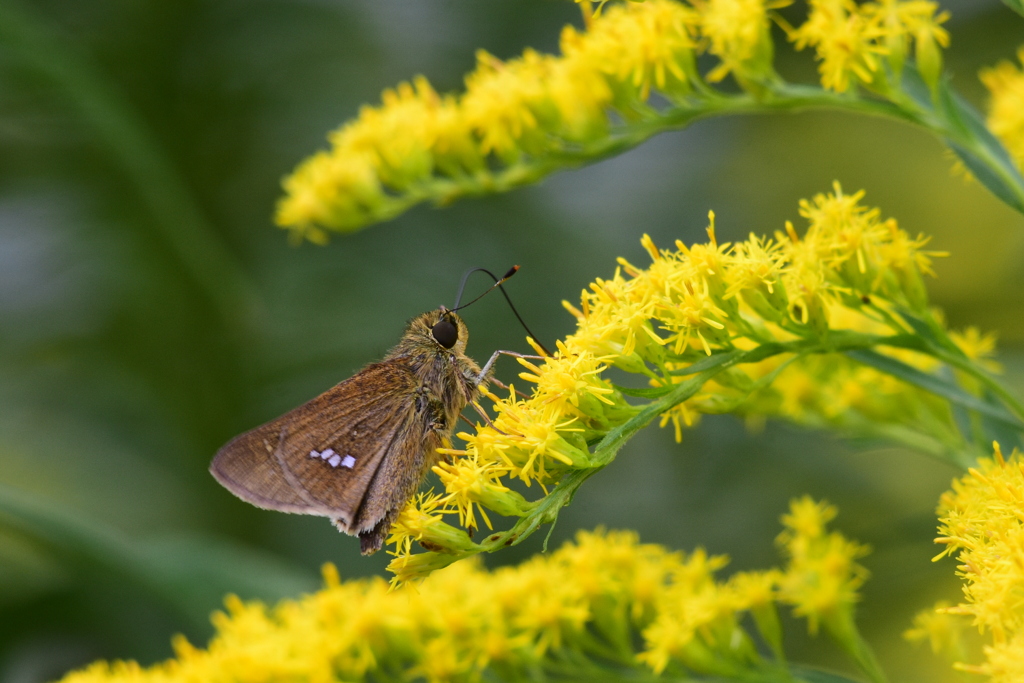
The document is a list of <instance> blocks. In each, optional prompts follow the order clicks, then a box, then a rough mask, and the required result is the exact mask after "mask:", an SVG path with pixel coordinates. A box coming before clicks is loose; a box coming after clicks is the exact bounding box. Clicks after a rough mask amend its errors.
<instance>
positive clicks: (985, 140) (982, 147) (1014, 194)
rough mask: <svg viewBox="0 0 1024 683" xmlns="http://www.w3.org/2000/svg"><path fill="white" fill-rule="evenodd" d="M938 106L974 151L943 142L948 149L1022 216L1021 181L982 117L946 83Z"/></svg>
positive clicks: (950, 141) (1023, 181) (1023, 188)
mask: <svg viewBox="0 0 1024 683" xmlns="http://www.w3.org/2000/svg"><path fill="white" fill-rule="evenodd" d="M939 103H940V106H941V107H942V114H943V115H944V116H945V118H946V120H947V121H948V122H949V123H951V124H953V125H955V126H956V127H957V128H959V129H961V130H962V131H964V132H965V133H966V135H967V138H968V139H969V140H970V142H972V143H974V148H973V149H972V148H968V147H967V146H966V145H965V144H963V143H961V142H960V141H957V140H954V139H952V138H950V137H947V138H946V144H948V145H949V147H950V149H952V150H953V151H954V152H955V153H956V155H957V156H958V157H960V160H961V161H963V162H964V165H965V166H966V167H967V168H968V170H970V172H971V173H972V174H973V175H974V177H975V178H977V179H978V182H980V183H981V184H982V185H984V186H985V187H987V188H988V189H989V191H990V192H992V194H994V195H995V196H996V197H998V198H999V199H1001V200H1002V201H1004V202H1005V203H1006V204H1008V205H1009V206H1012V207H1013V208H1014V209H1016V210H1017V211H1020V212H1021V213H1024V198H1022V195H1024V177H1021V174H1020V172H1019V171H1018V170H1017V167H1016V165H1015V164H1014V162H1013V160H1012V159H1011V158H1010V154H1009V153H1008V152H1007V151H1006V148H1005V147H1003V144H1002V143H1001V142H1000V141H999V139H998V138H996V136H994V135H993V134H992V131H990V130H989V129H988V127H987V126H986V125H985V122H984V120H983V119H982V117H981V115H980V114H979V113H978V112H977V111H976V110H975V109H974V107H972V106H971V105H970V104H968V103H967V102H966V101H965V100H964V99H963V98H961V97H960V96H959V95H958V94H957V93H956V92H955V91H954V90H953V89H952V88H951V87H949V84H948V82H947V81H945V80H943V81H942V82H941V83H940V84H939Z"/></svg>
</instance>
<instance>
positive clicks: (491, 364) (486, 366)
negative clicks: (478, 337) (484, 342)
mask: <svg viewBox="0 0 1024 683" xmlns="http://www.w3.org/2000/svg"><path fill="white" fill-rule="evenodd" d="M498 356H512V357H513V358H529V359H531V360H544V358H545V357H544V356H529V355H526V354H524V353H516V352H515V351H504V350H502V349H498V350H497V351H495V352H494V353H492V354H491V357H490V358H489V359H488V360H487V362H486V363H484V367H483V369H482V370H481V371H480V374H479V375H477V377H476V380H475V383H476V384H477V385H480V383H481V382H484V381H486V380H487V375H488V373H490V371H491V368H492V367H494V362H495V361H496V360H498Z"/></svg>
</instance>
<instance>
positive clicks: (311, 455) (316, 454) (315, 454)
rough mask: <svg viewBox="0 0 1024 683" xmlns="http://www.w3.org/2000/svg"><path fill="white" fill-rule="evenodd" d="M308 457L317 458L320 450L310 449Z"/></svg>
mask: <svg viewBox="0 0 1024 683" xmlns="http://www.w3.org/2000/svg"><path fill="white" fill-rule="evenodd" d="M309 457H311V458H319V457H320V451H310V452H309Z"/></svg>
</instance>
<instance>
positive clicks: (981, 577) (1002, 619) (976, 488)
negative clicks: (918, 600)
mask: <svg viewBox="0 0 1024 683" xmlns="http://www.w3.org/2000/svg"><path fill="white" fill-rule="evenodd" d="M994 447H995V453H994V455H993V457H992V458H985V459H983V460H981V461H980V462H979V463H978V466H977V468H971V470H970V471H969V473H968V474H966V475H965V476H963V477H961V478H960V479H957V480H955V481H954V482H953V490H952V491H950V492H948V493H946V494H944V495H943V497H942V500H941V502H940V505H939V518H940V527H939V534H940V537H939V538H938V539H936V540H937V542H939V543H943V544H945V545H946V549H945V551H943V553H942V554H941V555H940V556H939V557H942V556H943V555H951V556H952V555H955V556H956V559H957V561H958V562H959V566H958V568H957V574H959V575H960V576H961V577H962V578H963V579H964V581H965V585H964V598H965V600H964V602H962V603H961V604H959V605H957V606H955V607H947V608H945V609H943V610H941V612H943V613H944V614H947V615H963V616H966V617H970V620H971V624H972V625H973V626H976V627H977V628H978V629H980V631H981V632H982V633H983V634H987V635H988V636H989V637H990V639H991V642H990V643H989V644H987V645H986V646H985V648H984V659H985V661H984V663H981V664H970V663H966V662H959V663H957V664H956V665H955V666H956V667H957V668H959V669H961V670H964V671H971V672H974V673H980V674H984V675H987V676H990V677H991V679H990V680H991V681H993V683H1011V682H1013V683H1016V682H1017V681H1021V680H1024V521H1022V520H1024V459H1022V457H1021V454H1020V453H1019V452H1017V451H1014V452H1013V453H1012V454H1011V456H1010V457H1009V458H1004V457H1003V453H1002V451H1001V449H1000V448H999V444H994ZM936 559H938V558H936ZM940 632H941V631H940ZM912 635H918V634H912Z"/></svg>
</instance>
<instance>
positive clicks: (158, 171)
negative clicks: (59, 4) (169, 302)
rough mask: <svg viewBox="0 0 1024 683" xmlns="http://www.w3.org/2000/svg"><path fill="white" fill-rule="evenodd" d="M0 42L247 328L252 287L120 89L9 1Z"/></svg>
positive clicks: (231, 317)
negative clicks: (47, 86)
mask: <svg viewBox="0 0 1024 683" xmlns="http://www.w3.org/2000/svg"><path fill="white" fill-rule="evenodd" d="M0 43H2V44H4V45H5V46H6V47H7V48H8V49H9V50H10V51H11V52H12V53H13V54H14V55H16V56H17V57H18V58H19V59H21V61H22V62H23V63H24V64H25V65H27V66H28V67H29V68H31V69H32V70H34V71H35V72H36V73H38V74H40V75H41V76H42V77H43V78H45V79H46V80H48V81H50V82H51V83H52V84H53V85H55V86H56V87H57V88H58V89H59V90H60V91H62V92H63V94H64V95H65V96H66V97H67V99H68V101H69V102H70V104H71V105H72V106H73V107H74V108H75V109H76V110H77V112H78V114H79V115H80V116H81V118H82V119H83V120H84V121H85V122H87V123H88V124H89V125H90V126H91V127H92V128H93V130H94V132H95V134H96V136H97V138H98V139H99V140H101V141H102V143H103V144H104V145H105V146H106V148H107V150H108V151H109V153H110V155H111V156H112V157H113V158H114V160H115V161H116V162H117V163H118V164H119V165H120V166H121V168H122V169H123V170H124V172H125V175H126V176H127V177H128V179H129V180H130V182H131V183H132V184H133V185H134V186H135V189H136V191H137V192H138V194H139V196H140V198H141V199H142V201H143V202H144V203H145V205H146V206H147V207H148V209H149V211H150V213H151V214H152V216H153V219H154V222H155V225H156V226H157V227H158V228H159V229H160V236H161V238H162V239H163V241H164V242H166V243H167V244H168V245H170V247H171V249H172V250H173V252H174V254H175V255H176V256H177V258H178V259H179V260H180V262H181V263H182V264H183V265H184V268H185V270H186V271H187V272H188V273H189V275H190V276H191V277H192V279H193V280H194V281H195V282H196V283H197V284H198V285H199V286H200V287H202V289H203V291H204V292H205V293H206V295H207V296H208V297H209V298H210V300H211V301H212V303H213V305H214V306H215V307H216V308H217V309H218V311H219V312H220V314H221V317H222V319H224V320H228V321H234V322H236V323H242V324H243V325H245V324H250V323H251V322H252V321H251V319H249V318H251V317H252V316H255V315H257V314H258V312H259V311H260V304H259V300H258V297H257V294H256V289H255V286H254V285H253V284H252V282H251V281H250V280H249V277H248V275H247V274H246V273H245V272H244V270H243V268H242V267H241V265H240V264H239V263H238V261H237V260H236V259H235V257H234V256H233V255H232V253H231V251H230V250H229V249H228V247H227V246H226V245H225V244H224V243H223V242H222V241H221V240H220V239H219V237H218V236H217V233H216V231H215V230H214V229H213V226H211V225H210V223H209V221H208V220H207V219H206V217H205V216H204V215H203V211H202V210H201V209H200V208H199V206H198V205H197V203H196V201H195V199H194V198H193V196H192V193H191V192H190V191H189V190H188V188H187V187H186V185H185V182H184V181H183V180H182V179H181V177H180V176H179V174H178V172H177V170H176V169H174V167H173V165H172V164H171V162H170V161H169V160H168V159H167V157H166V156H165V154H164V152H163V150H162V149H161V148H160V145H159V143H158V142H157V141H156V139H155V138H154V137H153V135H152V133H151V132H150V131H149V129H148V128H147V126H146V124H145V122H144V121H143V120H142V119H141V117H139V115H138V114H137V113H136V111H135V110H134V108H133V106H132V104H131V102H130V101H129V100H128V99H127V98H126V97H125V96H124V94H123V93H122V92H121V90H120V89H119V88H118V87H117V85H116V84H115V83H113V82H112V81H111V80H110V79H109V78H107V76H106V75H105V74H104V73H102V72H101V71H100V70H99V68H98V67H97V66H96V65H95V64H93V63H92V62H91V61H90V60H89V58H88V57H87V56H86V55H84V54H81V53H79V52H78V51H76V50H75V49H74V47H73V46H72V45H71V44H70V43H69V41H68V40H67V39H66V38H64V37H57V36H56V35H54V34H53V33H52V32H51V31H50V30H49V29H48V28H47V27H46V26H45V25H44V23H43V22H42V20H40V19H39V18H37V17H34V16H32V14H31V13H29V12H28V11H26V10H25V9H23V8H22V7H20V6H19V5H18V4H16V3H15V2H14V0H5V1H4V2H2V3H0Z"/></svg>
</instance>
